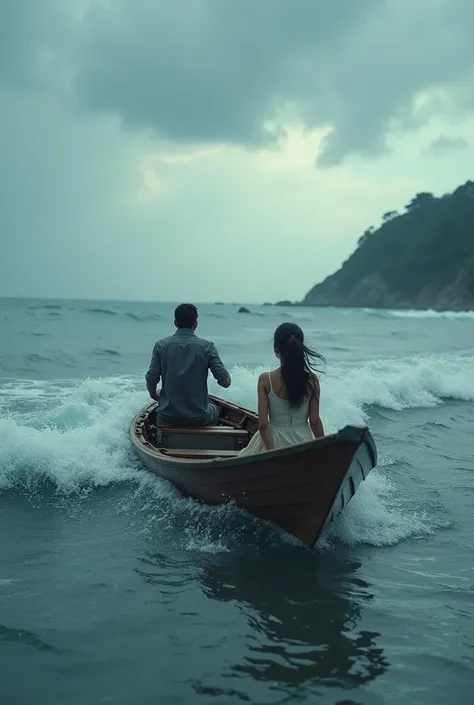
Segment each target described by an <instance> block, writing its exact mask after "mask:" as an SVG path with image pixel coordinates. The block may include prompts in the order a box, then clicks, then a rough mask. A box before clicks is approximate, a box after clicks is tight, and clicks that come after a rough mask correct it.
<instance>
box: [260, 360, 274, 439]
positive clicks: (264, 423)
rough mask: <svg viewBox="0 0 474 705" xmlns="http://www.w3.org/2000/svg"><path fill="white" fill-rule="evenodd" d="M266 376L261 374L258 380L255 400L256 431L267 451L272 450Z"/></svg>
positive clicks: (268, 388)
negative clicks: (256, 409)
mask: <svg viewBox="0 0 474 705" xmlns="http://www.w3.org/2000/svg"><path fill="white" fill-rule="evenodd" d="M269 391H270V386H269V384H268V374H266V373H265V374H262V375H260V377H259V378H258V385H257V398H258V430H259V431H260V435H261V437H262V441H263V442H264V444H265V448H266V449H267V450H273V449H274V447H275V446H274V445H273V440H272V434H271V432H270V427H269V425H268V393H269Z"/></svg>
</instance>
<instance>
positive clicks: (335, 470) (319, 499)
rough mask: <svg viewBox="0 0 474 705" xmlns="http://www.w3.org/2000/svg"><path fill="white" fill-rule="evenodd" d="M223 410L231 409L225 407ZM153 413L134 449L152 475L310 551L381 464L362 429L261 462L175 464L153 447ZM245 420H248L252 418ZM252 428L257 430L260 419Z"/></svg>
mask: <svg viewBox="0 0 474 705" xmlns="http://www.w3.org/2000/svg"><path fill="white" fill-rule="evenodd" d="M219 402H220V403H221V405H224V406H225V405H226V402H224V401H223V400H219ZM233 408H235V407H233ZM153 410H154V406H153V405H150V406H149V407H147V408H146V409H144V410H143V411H142V412H141V413H140V414H139V415H138V416H137V417H136V418H135V419H134V421H133V422H132V424H131V428H130V435H131V440H132V443H133V445H134V447H135V449H136V452H137V454H138V457H139V458H140V460H141V462H142V464H143V466H144V467H145V468H146V469H147V470H149V471H150V472H152V473H154V474H156V475H158V476H160V477H162V478H164V479H166V480H169V481H170V482H172V483H173V484H174V485H175V486H176V487H177V488H178V489H179V490H180V491H181V492H182V493H183V494H184V495H186V496H189V497H192V498H194V499H196V500H199V501H201V502H204V503H205V504H208V505H218V504H226V503H234V504H236V505H237V506H239V507H241V508H242V509H245V510H246V511H248V512H249V513H251V514H253V515H254V516H257V517H259V518H261V519H264V520H266V521H270V522H272V523H274V524H276V525H277V526H279V527H280V528H282V529H283V530H285V531H287V532H288V533H290V534H293V535H294V536H296V537H297V538H299V539H300V540H301V541H302V542H303V543H305V544H306V545H307V546H309V547H313V546H314V544H315V543H316V541H317V539H318V537H319V536H320V535H321V533H322V531H323V530H324V529H325V528H326V526H327V525H328V524H329V523H330V522H331V521H333V519H334V518H335V517H336V516H337V515H338V514H339V513H340V512H341V511H342V510H343V509H344V507H345V506H346V505H347V503H348V502H349V501H350V499H351V498H352V497H353V496H354V494H355V493H356V491H357V488H358V487H359V485H360V483H361V482H362V481H363V480H364V479H365V478H366V477H367V474H368V473H369V472H370V470H371V469H372V468H373V467H375V465H376V463H377V451H376V447H375V443H374V441H373V438H372V436H371V434H370V431H369V430H368V428H367V427H356V426H346V427H345V428H344V429H342V430H341V431H339V432H338V433H336V434H333V435H329V436H325V437H324V438H321V439H315V440H313V441H310V442H307V443H303V444H299V445H296V446H291V447H288V448H282V449H278V450H274V451H271V452H268V453H262V454H259V455H249V456H242V457H239V456H238V455H237V456H236V457H233V458H228V459H226V458H224V459H221V458H219V459H218V458H215V459H212V460H196V459H190V460H188V459H182V458H174V457H167V456H166V455H164V454H163V453H162V452H161V451H160V449H158V448H157V447H155V446H154V445H153V444H152V443H150V440H149V435H147V433H146V419H147V418H151V415H152V414H153ZM242 412H243V413H245V414H246V415H247V419H249V414H251V413H252V412H248V411H247V410H242ZM252 421H255V422H256V417H255V416H254V415H253V418H252V417H250V423H251V422H252ZM248 423H249V421H248V420H247V425H248ZM254 428H256V426H254ZM254 428H253V429H252V431H254ZM252 431H250V432H249V435H251V433H252Z"/></svg>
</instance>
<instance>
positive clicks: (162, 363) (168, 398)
mask: <svg viewBox="0 0 474 705" xmlns="http://www.w3.org/2000/svg"><path fill="white" fill-rule="evenodd" d="M197 321H198V312H197V308H196V307H195V306H194V305H193V304H181V305H180V306H178V307H177V309H176V310H175V312H174V324H175V326H176V328H177V330H176V332H175V333H174V335H171V336H170V337H169V338H164V339H163V340H159V341H158V342H157V343H155V346H154V348H153V355H152V358H151V363H150V368H149V370H148V372H147V374H146V386H147V389H148V393H149V395H150V396H151V398H152V399H155V400H156V401H158V402H159V404H158V409H157V423H158V424H166V425H168V426H208V425H211V426H212V425H214V424H215V423H216V422H217V417H218V409H217V407H216V405H215V404H213V403H212V402H210V401H209V397H208V390H207V377H208V370H211V372H212V374H213V376H214V377H215V379H216V380H217V382H218V384H220V386H221V387H225V388H227V387H230V384H231V379H230V375H229V373H228V371H227V370H226V368H225V367H224V365H223V364H222V361H221V359H220V357H219V354H218V352H217V349H216V347H215V345H214V343H211V342H209V341H208V340H204V339H203V338H198V336H197V335H196V334H195V332H194V331H195V330H196V328H197ZM160 378H161V380H162V385H161V392H160V394H159V395H158V394H157V391H156V386H157V384H158V382H159V381H160Z"/></svg>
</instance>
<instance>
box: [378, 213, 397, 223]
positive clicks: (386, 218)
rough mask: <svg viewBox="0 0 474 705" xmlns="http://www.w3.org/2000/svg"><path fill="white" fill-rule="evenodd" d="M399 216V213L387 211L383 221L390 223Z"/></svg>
mask: <svg viewBox="0 0 474 705" xmlns="http://www.w3.org/2000/svg"><path fill="white" fill-rule="evenodd" d="M397 216H398V212H397V211H387V212H386V213H384V214H383V216H382V220H383V222H384V223H388V221H389V220H393V218H396V217H397Z"/></svg>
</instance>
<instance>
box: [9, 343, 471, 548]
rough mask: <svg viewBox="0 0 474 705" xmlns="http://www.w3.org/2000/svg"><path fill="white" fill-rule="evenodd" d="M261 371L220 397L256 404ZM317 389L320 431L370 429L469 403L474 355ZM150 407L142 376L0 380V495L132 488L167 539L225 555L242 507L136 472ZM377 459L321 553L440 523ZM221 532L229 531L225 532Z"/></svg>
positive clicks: (339, 378)
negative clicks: (137, 443) (392, 416)
mask: <svg viewBox="0 0 474 705" xmlns="http://www.w3.org/2000/svg"><path fill="white" fill-rule="evenodd" d="M261 371H262V370H260V369H248V368H245V367H240V366H237V367H234V368H232V370H231V373H232V378H233V385H232V387H231V388H230V389H229V390H226V391H225V396H226V397H227V398H228V399H230V400H232V401H235V402H237V403H239V404H243V405H245V406H247V407H249V408H255V407H256V385H257V378H258V375H259V373H260V372H261ZM210 387H211V391H212V392H214V393H220V394H223V393H224V392H223V391H222V390H221V389H220V388H217V386H216V385H215V384H214V381H211V384H210ZM321 390H322V392H321V414H322V418H323V420H324V424H325V428H326V431H327V432H332V431H335V430H337V429H338V428H341V427H343V426H344V425H346V424H351V423H352V424H364V423H367V422H369V423H370V414H371V413H374V412H373V409H374V407H384V408H386V409H392V410H393V409H394V410H397V411H400V412H403V410H404V409H409V408H417V407H431V406H435V405H437V404H441V403H443V400H444V399H448V398H451V399H460V400H474V356H473V355H445V356H438V357H436V356H427V357H412V358H404V359H390V360H380V361H374V362H372V363H370V364H367V365H364V366H359V367H356V366H354V365H352V366H347V367H338V368H331V367H330V366H329V368H328V373H327V374H326V375H324V376H323V377H322V379H321ZM25 401H27V402H28V403H26V404H25ZM147 401H148V397H147V394H146V392H145V391H144V390H143V379H142V378H141V376H140V377H125V376H122V377H111V378H107V379H88V380H82V381H79V382H76V383H72V382H71V381H69V382H64V383H63V382H60V381H58V380H56V381H54V382H45V381H41V382H40V381H36V382H31V381H28V380H15V382H13V381H8V382H5V383H2V384H0V409H3V411H0V491H1V490H3V491H6V490H15V491H18V490H22V491H26V492H30V493H35V492H38V491H40V490H41V488H43V487H44V486H45V485H48V486H52V487H54V488H55V491H56V493H59V494H60V495H61V496H66V497H72V498H74V497H82V496H84V495H85V496H87V495H88V493H90V492H93V491H94V489H95V488H97V487H103V486H108V485H112V484H117V483H129V484H130V483H132V484H134V485H136V488H137V490H136V491H137V492H138V493H139V494H140V496H141V498H142V499H143V498H144V497H148V498H149V501H150V502H152V504H153V508H154V510H155V511H156V517H157V518H156V521H157V522H161V524H160V525H161V526H163V525H164V524H166V525H169V530H170V532H171V533H173V532H175V531H176V530H177V527H178V526H179V527H181V528H183V527H184V528H183V533H184V534H186V532H188V534H189V536H188V539H189V541H188V542H187V547H188V549H189V550H201V549H202V550H209V551H214V550H215V551H218V550H219V551H220V550H223V551H224V550H227V549H229V550H231V549H232V546H233V545H234V544H235V540H237V538H238V536H240V537H241V540H242V541H244V539H245V536H247V539H248V536H249V535H253V533H254V528H253V527H254V523H251V524H249V523H248V522H250V519H248V517H247V518H245V519H244V518H243V515H242V513H239V510H237V509H235V508H233V507H226V508H209V507H205V508H203V507H201V506H200V505H198V504H197V503H195V502H192V501H191V500H184V499H183V498H181V496H180V495H179V493H178V492H177V491H176V492H175V491H174V489H173V488H172V487H171V486H170V485H169V484H168V483H165V482H163V481H161V480H160V479H158V478H155V477H153V476H151V475H150V474H149V473H147V472H146V471H144V470H143V469H142V468H141V466H140V464H139V463H138V460H137V458H136V456H135V454H134V453H133V450H132V448H131V444H130V441H129V437H128V428H129V424H130V421H131V419H132V417H133V416H134V414H135V413H136V412H137V411H138V410H139V409H140V408H141V407H142V406H143V405H144V404H146V403H147ZM379 454H380V461H379V465H378V468H377V469H376V470H374V471H373V472H372V473H370V475H369V477H368V478H367V480H366V482H364V483H363V484H362V486H361V487H360V489H359V491H358V492H357V494H356V496H355V497H354V499H353V500H351V502H350V504H349V505H348V507H347V508H346V510H345V511H344V513H343V515H341V517H340V518H339V519H338V520H337V521H336V522H335V524H334V525H333V526H332V527H331V528H330V530H329V531H328V533H327V534H326V535H325V538H324V541H323V542H322V543H321V546H322V547H323V548H329V549H330V550H331V547H332V545H333V544H334V543H338V542H344V543H348V544H354V543H367V544H371V545H392V544H395V543H397V542H399V541H402V540H406V539H408V538H416V537H420V536H427V535H429V534H430V533H432V532H433V531H435V530H436V529H437V528H438V527H439V526H441V525H442V523H440V521H439V519H436V517H435V515H434V514H428V513H424V512H423V511H421V510H415V509H414V507H413V502H412V498H411V500H410V501H408V500H406V499H405V498H404V497H403V495H402V493H401V492H400V490H399V488H398V487H397V484H396V481H395V479H394V478H396V474H395V476H394V474H393V472H392V470H393V462H394V459H393V458H391V457H389V456H388V455H387V453H386V449H384V448H383V447H381V448H379ZM144 488H145V489H144ZM159 497H165V499H163V500H162V501H161V500H159ZM158 500H159V501H158ZM143 501H145V500H144V499H143ZM433 511H434V510H433ZM183 522H184V523H183ZM182 525H183V526H182ZM256 525H257V524H256ZM256 525H255V526H256ZM225 526H228V527H229V528H228V532H227V533H226V530H225ZM249 526H250V528H249ZM258 526H260V523H258ZM199 527H201V529H199V530H198V528H199ZM202 527H205V530H204V528H202ZM231 527H233V528H232V530H231ZM238 527H243V528H242V529H239V528H238ZM245 527H247V528H245ZM181 528H180V531H181ZM239 531H241V532H243V533H241V534H239ZM261 531H262V532H263V533H262V536H267V537H268V536H272V537H273V539H272V540H276V541H282V540H283V541H288V540H290V539H289V538H288V537H286V536H284V535H281V532H280V533H279V532H278V531H275V530H273V529H272V528H271V527H270V528H268V527H267V528H265V529H263V528H262V529H261ZM186 535H187V534H186ZM247 539H245V540H247ZM265 540H267V539H265ZM269 540H270V539H269Z"/></svg>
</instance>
